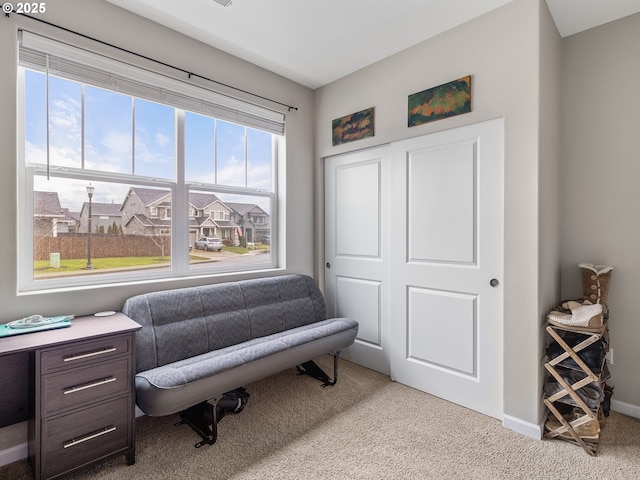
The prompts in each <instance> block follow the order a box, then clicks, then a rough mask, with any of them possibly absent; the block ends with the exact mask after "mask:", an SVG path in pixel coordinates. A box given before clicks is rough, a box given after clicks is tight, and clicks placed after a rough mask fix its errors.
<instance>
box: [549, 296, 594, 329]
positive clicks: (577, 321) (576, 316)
mask: <svg viewBox="0 0 640 480" xmlns="http://www.w3.org/2000/svg"><path fill="white" fill-rule="evenodd" d="M563 307H564V305H563ZM567 307H569V310H570V311H571V313H564V312H560V311H557V310H554V311H552V312H551V313H549V315H547V320H548V321H549V323H551V324H552V325H556V326H559V327H567V328H579V329H580V330H585V331H595V332H597V331H599V330H602V328H603V326H604V322H603V318H604V316H603V314H602V305H601V304H599V303H595V304H591V303H588V302H585V303H584V304H581V303H579V302H575V301H570V302H567Z"/></svg>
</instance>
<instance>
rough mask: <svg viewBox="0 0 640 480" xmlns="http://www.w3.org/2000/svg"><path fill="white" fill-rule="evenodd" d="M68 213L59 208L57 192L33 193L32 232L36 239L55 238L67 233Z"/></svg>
mask: <svg viewBox="0 0 640 480" xmlns="http://www.w3.org/2000/svg"><path fill="white" fill-rule="evenodd" d="M65 219H68V211H65V210H63V208H62V207H61V206H60V198H59V197H58V193H57V192H33V230H34V235H37V236H38V237H57V236H58V234H59V233H66V232H67V231H68V223H66V222H65Z"/></svg>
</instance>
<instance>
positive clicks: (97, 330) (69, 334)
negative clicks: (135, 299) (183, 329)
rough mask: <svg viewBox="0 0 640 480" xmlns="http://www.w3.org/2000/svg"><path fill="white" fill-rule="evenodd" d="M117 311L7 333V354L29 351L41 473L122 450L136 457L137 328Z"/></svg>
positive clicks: (1, 347)
mask: <svg viewBox="0 0 640 480" xmlns="http://www.w3.org/2000/svg"><path fill="white" fill-rule="evenodd" d="M139 329H140V325H138V324H137V323H136V322H134V321H133V320H131V319H130V318H129V317H127V316H125V315H123V314H121V313H116V314H115V315H112V316H108V317H94V316H90V317H79V318H74V319H73V320H72V321H71V326H70V327H68V328H59V329H54V330H46V331H42V332H33V333H25V334H21V335H15V336H12V337H3V338H0V355H10V354H15V353H20V352H28V355H29V374H30V387H29V460H30V462H31V465H32V468H33V474H34V477H35V478H36V480H41V479H42V480H44V479H49V478H57V477H59V476H62V475H66V474H68V473H70V472H74V471H76V470H79V469H81V468H85V467H87V466H89V465H92V464H95V463H97V462H101V461H104V460H106V459H108V458H111V457H113V456H116V455H125V456H126V459H127V462H128V463H129V464H130V465H131V464H133V463H134V462H135V428H134V427H135V425H134V422H135V415H134V410H135V396H134V392H135V390H134V384H133V376H134V372H135V332H136V331H137V330H139Z"/></svg>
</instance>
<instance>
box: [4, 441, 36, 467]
mask: <svg viewBox="0 0 640 480" xmlns="http://www.w3.org/2000/svg"><path fill="white" fill-rule="evenodd" d="M28 456H29V446H28V444H27V442H25V443H22V444H20V445H16V446H14V447H11V448H6V449H4V450H0V467H2V466H3V465H9V464H10V463H13V462H17V461H18V460H23V459H25V458H27V457H28Z"/></svg>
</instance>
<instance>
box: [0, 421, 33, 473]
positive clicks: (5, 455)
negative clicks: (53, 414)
mask: <svg viewBox="0 0 640 480" xmlns="http://www.w3.org/2000/svg"><path fill="white" fill-rule="evenodd" d="M27 429H28V422H20V423H14V424H13V425H9V426H8V427H3V428H0V466H2V465H9V464H10V463H13V462H17V461H18V460H22V459H24V458H27V457H28V456H29V447H28V443H27Z"/></svg>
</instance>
